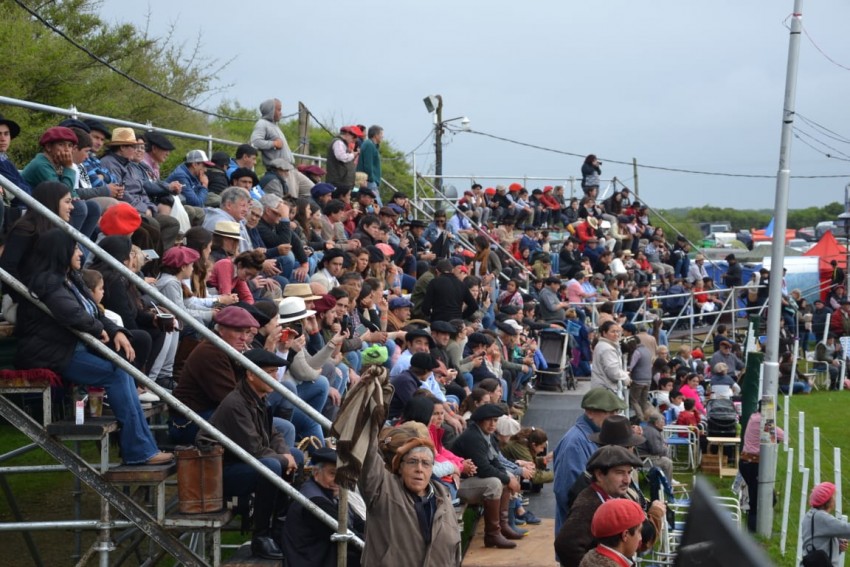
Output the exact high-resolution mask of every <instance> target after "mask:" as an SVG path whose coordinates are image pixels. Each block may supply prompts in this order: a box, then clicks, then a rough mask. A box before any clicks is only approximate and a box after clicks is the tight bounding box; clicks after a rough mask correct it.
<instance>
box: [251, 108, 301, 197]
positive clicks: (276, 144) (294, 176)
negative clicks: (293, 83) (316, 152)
mask: <svg viewBox="0 0 850 567" xmlns="http://www.w3.org/2000/svg"><path fill="white" fill-rule="evenodd" d="M282 108H283V107H282V104H281V102H280V100H278V99H276V98H271V99H268V100H264V101H263V102H261V103H260V114H261V115H262V118H260V119H259V120H257V123H256V124H254V131H253V132H251V145H252V146H254V147H255V148H257V149H258V150H260V153H261V155H262V158H263V164H264V165H265V166H266V167H268V166H269V165H270V164H271V162H272V160H274V159H276V158H283V159H285V160H286V161H288V162H289V163H293V161H294V159H293V158H294V156H293V155H292V151H291V150H290V149H289V144H288V143H287V141H286V137H285V136H284V135H283V131H282V130H281V129H280V126H278V124H277V123H278V122H279V121H280V117H281V110H282ZM286 183H287V185H289V187H290V191H296V190H297V193H296V194H297V195H299V196H309V195H310V188H311V187H312V186H313V182H312V181H310V180H309V179H308V178H307V177H306V176H305V175H304V174H302V173H301V172H299V171H298V170H296V169H294V168H293V169H291V170H290V171H289V172H288V173H287V179H286Z"/></svg>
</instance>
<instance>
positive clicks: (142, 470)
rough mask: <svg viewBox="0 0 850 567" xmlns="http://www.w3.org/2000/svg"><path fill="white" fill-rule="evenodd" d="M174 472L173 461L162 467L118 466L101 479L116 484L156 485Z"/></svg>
mask: <svg viewBox="0 0 850 567" xmlns="http://www.w3.org/2000/svg"><path fill="white" fill-rule="evenodd" d="M176 472H177V461H176V460H175V461H172V462H170V463H166V464H164V465H118V466H115V467H111V468H110V469H109V470H108V471H106V473H104V475H103V478H105V479H106V480H108V481H109V482H114V483H116V484H156V483H160V482H165V480H166V479H167V478H168V477H170V476H171V475H173V474H175V473H176Z"/></svg>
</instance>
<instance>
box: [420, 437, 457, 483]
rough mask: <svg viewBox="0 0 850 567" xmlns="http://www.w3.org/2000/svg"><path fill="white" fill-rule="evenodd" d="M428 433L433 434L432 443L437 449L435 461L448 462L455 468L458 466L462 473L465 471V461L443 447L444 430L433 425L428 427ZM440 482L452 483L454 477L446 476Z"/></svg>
mask: <svg viewBox="0 0 850 567" xmlns="http://www.w3.org/2000/svg"><path fill="white" fill-rule="evenodd" d="M428 433H430V434H431V442H432V443H433V444H434V449H436V451H437V454H436V456H435V457H434V459H435V460H436V461H437V462H440V463H445V462H447V461H448V462H450V463H452V464H453V465H454V466H456V467H457V469H458V470H460V471H462V470H463V459H461V458H460V457H458V456H457V455H455V454H454V453H452V452H451V451H449V450H448V449H446V448H445V447H443V434H444V433H445V431H443V429H442V428H441V427H435V426H433V425H429V426H428ZM440 480H443V481H446V482H452V477H451V475H448V476H444V477H443V478H442V479H440Z"/></svg>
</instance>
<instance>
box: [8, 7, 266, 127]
mask: <svg viewBox="0 0 850 567" xmlns="http://www.w3.org/2000/svg"><path fill="white" fill-rule="evenodd" d="M14 2H15V4H17V5H18V6H20V7H21V8H23V9H24V10H25V11H26V12H28V13H29V14H30V15H31V16H32V17H33V18H35V19H36V20H38V21H39V22H41V23H42V24H44V25H45V26H46V27H48V28H50V29H51V30H52V31H53V32H54V33H56V34H57V35H59V36H60V37H62V38H63V39H64V40H65V41H67V42H68V43H70V44H71V45H73V46H74V47H76V48H77V49H79V50H80V51H82V52H83V53H85V54H86V55H88V56H89V57H91V58H92V59H94V60H95V61H97V62H98V63H100V64H101V65H104V66H105V67H107V68H108V69H110V70H111V71H113V72H114V73H117V74H118V75H120V76H122V77H124V78H125V79H127V80H128V81H130V82H131V83H133V84H135V85H137V86H139V87H141V88H143V89H145V90H146V91H148V92H150V93H152V94H155V95H156V96H158V97H161V98H164V99H165V100H167V101H169V102H173V103H174V104H178V105H180V106H182V107H184V108H188V109H189V110H194V111H195V112H200V113H201V114H206V115H207V116H214V117H216V118H221V119H224V120H233V121H236V122H254V120H253V119H251V118H237V117H235V116H226V115H224V114H217V113H215V112H210V111H208V110H204V109H202V108H198V107H195V106H192V105H190V104H187V103H185V102H183V101H181V100H177V99H176V98H174V97H172V96H169V95H167V94H165V93H162V92H160V91H158V90H156V89H155V88H153V87H151V86H149V85H147V84H145V83H143V82H141V81H140V80H138V79H136V78H135V77H132V76H130V75H128V74H127V73H125V72H124V71H122V70H120V69H117V68H116V67H113V66H112V64H111V63H109V62H108V61H106V60H105V59H103V58H102V57H100V56H98V55H95V54H94V53H92V52H91V51H90V50H89V49H88V48H86V47H85V46H83V45H81V44H80V43H78V42H77V41H75V40H74V39H72V38H71V37H69V36H68V35H67V34H66V33H65V32H63V31H62V30H60V29H59V28H57V27H56V26H54V25H53V24H51V23H50V22H48V21H47V20H46V19H44V18H43V17H42V16H41V15H40V14H38V12H36V11H35V10H32V9H31V8H30V7H29V6H27V5H26V4H24V3H23V2H22V1H21V0H14Z"/></svg>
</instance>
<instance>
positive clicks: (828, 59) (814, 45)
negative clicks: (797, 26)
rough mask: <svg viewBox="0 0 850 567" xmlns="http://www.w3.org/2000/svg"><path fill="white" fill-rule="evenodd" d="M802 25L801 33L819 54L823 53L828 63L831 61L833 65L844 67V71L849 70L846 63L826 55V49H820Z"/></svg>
mask: <svg viewBox="0 0 850 567" xmlns="http://www.w3.org/2000/svg"><path fill="white" fill-rule="evenodd" d="M802 27H803V34H805V36H806V39H808V40H809V43H811V44H812V47H814V48H815V49H817V51H818V53H820V54H821V55H823V56H824V58H825V59H826V60H827V61H829V62H830V63H832V64H833V65H835V66H836V67H839V68H841V69H844V70H845V71H850V67H847V66H846V65H842V64H841V63H839V62H838V61H836V60H835V59H833V58H832V57H830V56H829V55H827V53H826V51H824V50H823V49H821V48H820V46H819V45H818V44H817V43H815V40H814V39H813V38H812V36H811V35H809V31H808V30H807V29H806V26H802Z"/></svg>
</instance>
